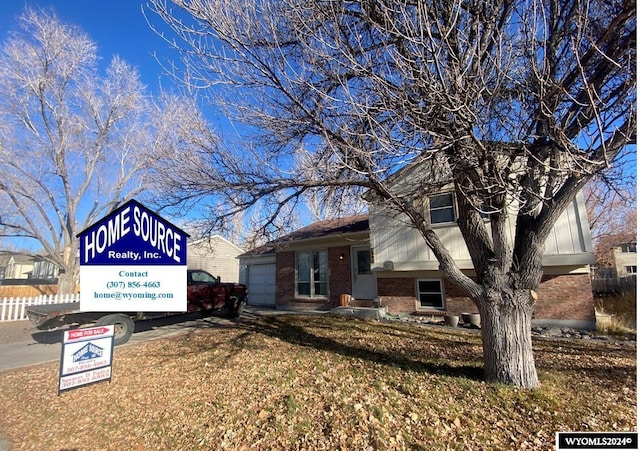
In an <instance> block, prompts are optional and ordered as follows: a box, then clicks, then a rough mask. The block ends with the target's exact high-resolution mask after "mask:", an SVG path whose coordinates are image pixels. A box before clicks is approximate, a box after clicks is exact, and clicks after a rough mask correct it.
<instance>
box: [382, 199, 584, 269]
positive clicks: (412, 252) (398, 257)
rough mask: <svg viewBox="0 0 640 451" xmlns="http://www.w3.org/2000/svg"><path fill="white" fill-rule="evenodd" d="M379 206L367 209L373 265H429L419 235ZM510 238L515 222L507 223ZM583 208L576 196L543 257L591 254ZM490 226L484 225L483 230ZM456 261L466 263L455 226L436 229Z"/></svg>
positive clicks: (428, 255) (427, 252) (465, 252)
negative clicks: (422, 263)
mask: <svg viewBox="0 0 640 451" xmlns="http://www.w3.org/2000/svg"><path fill="white" fill-rule="evenodd" d="M385 210H386V209H385V208H384V207H383V206H380V205H373V204H371V205H370V206H369V211H370V219H369V224H370V228H371V245H372V247H373V249H374V252H375V261H376V264H377V265H382V264H383V263H384V262H385V261H391V262H394V263H400V262H416V261H422V262H429V261H435V260H436V259H435V256H434V255H433V253H432V252H431V251H430V250H429V248H428V247H427V245H426V244H425V242H424V240H423V238H422V236H421V235H420V233H419V232H418V231H417V230H416V229H415V228H413V227H411V226H410V225H409V224H408V223H407V221H404V220H403V219H402V218H399V217H398V215H397V214H394V213H388V212H387V211H385ZM510 224H511V228H510V234H511V237H512V238H513V236H514V230H512V229H513V227H515V219H513V220H511V221H510ZM587 224H588V223H587V216H586V209H585V208H584V201H583V199H582V195H581V194H580V195H579V196H578V197H577V198H576V199H575V200H574V201H573V202H572V203H571V204H570V205H569V206H568V207H567V209H566V210H565V211H564V212H563V214H562V215H561V216H560V218H558V221H557V222H556V224H555V225H554V227H553V230H552V232H551V234H550V235H549V237H548V238H547V241H546V250H545V255H568V254H581V253H587V252H591V251H592V248H591V238H590V236H589V229H588V226H587ZM489 227H490V225H489V224H488V223H487V228H489ZM435 231H436V233H437V234H438V236H439V237H440V238H441V239H442V241H443V242H444V244H445V246H446V247H447V249H449V251H450V252H451V254H452V256H453V258H454V259H456V260H469V259H470V255H469V251H468V250H467V246H466V243H465V242H464V239H463V237H462V234H461V233H460V229H459V228H458V226H457V225H451V226H438V227H437V228H436V229H435Z"/></svg>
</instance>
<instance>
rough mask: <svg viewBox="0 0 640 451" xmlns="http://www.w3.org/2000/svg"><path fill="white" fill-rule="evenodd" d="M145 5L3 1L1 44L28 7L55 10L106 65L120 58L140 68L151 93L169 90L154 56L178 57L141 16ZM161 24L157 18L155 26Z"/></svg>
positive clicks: (127, 0)
mask: <svg viewBox="0 0 640 451" xmlns="http://www.w3.org/2000/svg"><path fill="white" fill-rule="evenodd" d="M145 3H146V1H136V0H2V1H0V41H4V40H5V39H6V37H7V33H8V31H9V29H10V28H15V27H16V19H17V17H18V16H19V15H20V14H21V13H22V12H23V11H24V9H25V7H26V6H32V7H42V8H53V10H54V11H55V12H56V14H57V15H58V17H59V18H60V19H61V20H62V21H63V22H64V23H68V24H72V25H76V26H78V27H80V28H81V29H82V30H83V31H84V32H85V33H87V34H88V35H89V37H90V38H91V39H92V40H93V41H94V42H95V43H96V44H97V46H98V55H99V56H100V57H101V58H102V60H103V62H104V63H105V64H107V63H108V62H109V61H110V60H111V57H112V56H113V55H119V56H120V57H122V58H123V59H124V60H125V61H127V62H128V63H129V64H131V65H133V66H136V67H137V68H138V70H139V72H140V75H141V79H142V81H143V82H144V83H145V84H146V85H147V87H148V88H149V89H150V90H151V91H152V92H155V91H157V89H158V87H159V86H163V87H164V88H167V89H168V88H169V87H170V84H171V82H170V80H169V79H168V78H167V77H162V68H161V67H160V64H159V63H158V62H157V61H156V60H155V58H154V56H153V53H154V52H157V53H158V54H159V55H162V56H164V57H167V56H170V57H172V58H175V57H177V54H176V53H175V51H170V50H169V48H168V46H167V44H166V43H165V42H164V41H163V40H162V39H161V38H160V37H159V36H157V35H156V34H155V33H154V32H153V31H152V30H151V29H150V28H149V26H148V25H147V22H146V20H145V18H144V16H143V15H142V7H143V5H144V4H145ZM151 17H154V16H153V14H151ZM158 22H160V21H159V19H157V18H156V20H155V21H154V23H155V24H157V23H158ZM161 83H162V84H161Z"/></svg>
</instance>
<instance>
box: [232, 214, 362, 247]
mask: <svg viewBox="0 0 640 451" xmlns="http://www.w3.org/2000/svg"><path fill="white" fill-rule="evenodd" d="M368 230H369V215H354V216H346V217H344V218H337V219H325V220H323V221H317V222H314V223H312V224H309V225H308V226H305V227H302V228H300V229H298V230H295V231H294V232H291V233H289V234H288V235H285V236H283V237H280V238H278V239H276V240H273V241H271V242H269V243H267V244H265V245H263V246H259V247H257V248H255V249H252V250H250V251H248V252H246V253H244V254H242V255H241V257H242V256H259V255H268V254H272V253H274V252H275V249H276V246H277V245H279V244H284V243H291V242H293V241H302V240H311V239H317V238H326V237H339V236H341V235H348V234H353V233H358V232H366V231H368Z"/></svg>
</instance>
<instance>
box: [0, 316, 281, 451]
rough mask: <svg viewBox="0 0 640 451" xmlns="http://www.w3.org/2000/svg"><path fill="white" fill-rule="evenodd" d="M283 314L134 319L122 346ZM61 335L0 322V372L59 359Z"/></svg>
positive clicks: (23, 323) (23, 324)
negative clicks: (231, 318)
mask: <svg viewBox="0 0 640 451" xmlns="http://www.w3.org/2000/svg"><path fill="white" fill-rule="evenodd" d="M282 313H291V312H284V311H275V310H268V309H257V308H253V307H247V308H246V310H245V311H244V312H243V313H242V315H241V316H240V318H238V319H236V320H228V319H226V318H223V317H219V316H208V317H206V318H201V317H200V315H199V314H198V313H187V314H184V315H175V316H169V317H165V318H155V319H150V320H144V321H137V322H136V327H135V330H136V331H135V332H134V334H133V335H132V336H131V339H130V340H129V342H127V343H126V344H125V345H124V346H131V345H135V344H137V343H142V342H145V341H148V340H153V339H156V338H166V337H171V336H177V335H183V334H187V333H189V332H191V331H193V330H195V329H201V328H208V327H212V326H215V325H230V324H232V323H233V321H242V320H243V319H247V318H250V317H252V316H265V315H274V314H282ZM62 337H63V329H56V330H52V331H39V330H37V329H36V328H35V327H33V326H32V325H31V323H29V321H6V322H0V371H5V370H10V369H15V368H22V367H26V366H31V365H37V364H39V363H44V362H49V361H53V360H59V359H60V354H61V352H62ZM0 449H1V448H0Z"/></svg>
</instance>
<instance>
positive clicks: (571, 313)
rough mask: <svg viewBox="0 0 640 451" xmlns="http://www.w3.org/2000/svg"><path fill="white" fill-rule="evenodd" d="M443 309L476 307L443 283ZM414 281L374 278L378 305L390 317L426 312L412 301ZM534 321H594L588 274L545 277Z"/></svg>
mask: <svg viewBox="0 0 640 451" xmlns="http://www.w3.org/2000/svg"><path fill="white" fill-rule="evenodd" d="M444 291H445V309H446V311H447V313H450V314H460V313H476V312H478V308H477V307H476V306H475V304H474V303H473V301H471V299H469V298H468V297H466V296H464V295H463V294H462V293H461V292H460V291H459V290H458V289H457V288H456V287H455V286H454V285H452V284H451V283H450V282H448V281H446V280H445V281H444ZM416 295H417V293H416V278H413V277H395V278H379V279H378V297H379V299H380V304H381V305H382V306H385V307H387V308H388V310H389V313H391V314H400V313H417V314H420V313H426V314H428V313H429V312H430V310H428V309H421V308H419V306H418V301H417V298H416ZM534 318H535V319H559V320H578V321H595V313H594V305H593V295H592V292H591V281H590V279H589V274H568V275H558V276H553V275H546V276H544V277H543V278H542V283H541V284H540V288H539V289H538V301H537V303H536V311H535V315H534Z"/></svg>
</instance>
